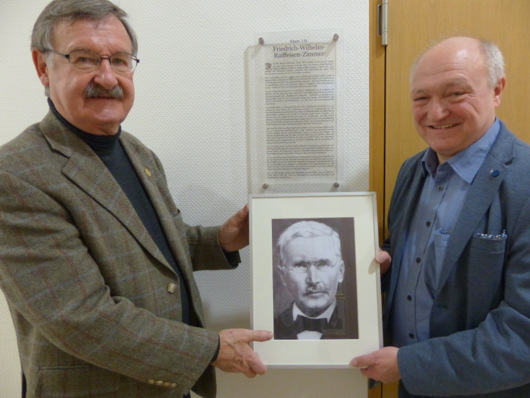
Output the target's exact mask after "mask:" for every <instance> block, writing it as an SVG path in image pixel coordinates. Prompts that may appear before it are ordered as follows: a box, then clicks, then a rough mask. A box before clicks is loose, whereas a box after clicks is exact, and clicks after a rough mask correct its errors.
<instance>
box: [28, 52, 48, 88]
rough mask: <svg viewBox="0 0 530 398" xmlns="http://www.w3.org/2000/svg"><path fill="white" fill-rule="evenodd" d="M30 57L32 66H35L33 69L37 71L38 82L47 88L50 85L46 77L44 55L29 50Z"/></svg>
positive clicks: (46, 67) (46, 66) (46, 69)
mask: <svg viewBox="0 0 530 398" xmlns="http://www.w3.org/2000/svg"><path fill="white" fill-rule="evenodd" d="M31 56H32V58H33V64H34V65H35V69H36V70H37V75H38V76H39V80H40V81H41V83H42V84H43V86H44V87H48V86H49V85H50V78H49V75H48V65H47V60H46V54H45V53H43V52H42V51H40V50H37V49H36V48H34V49H32V50H31Z"/></svg>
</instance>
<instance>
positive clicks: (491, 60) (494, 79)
mask: <svg viewBox="0 0 530 398" xmlns="http://www.w3.org/2000/svg"><path fill="white" fill-rule="evenodd" d="M444 40H447V39H443V40H440V41H437V42H435V43H433V44H432V45H430V46H429V47H428V48H427V49H426V50H425V51H424V52H422V53H421V54H420V55H418V57H416V59H415V60H414V62H413V63H412V67H411V68H410V76H409V79H410V82H412V76H413V75H414V72H415V71H416V67H417V66H418V62H419V61H420V60H421V58H422V57H423V56H424V55H425V54H426V53H427V52H428V51H429V50H430V49H432V48H433V47H435V46H436V45H437V44H439V43H441V42H442V41H444ZM475 40H477V43H478V45H479V50H480V52H481V53H482V57H483V59H484V64H485V65H486V69H487V71H488V77H489V85H490V87H491V88H493V87H495V86H496V85H497V83H498V82H499V80H500V79H501V78H502V77H503V76H505V71H504V57H503V55H502V52H501V50H500V49H499V47H498V46H497V45H496V44H495V43H493V42H491V41H487V40H480V39H475Z"/></svg>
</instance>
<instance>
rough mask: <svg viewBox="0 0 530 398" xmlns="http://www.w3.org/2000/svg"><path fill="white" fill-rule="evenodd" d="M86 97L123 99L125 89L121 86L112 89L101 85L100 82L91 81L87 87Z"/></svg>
mask: <svg viewBox="0 0 530 398" xmlns="http://www.w3.org/2000/svg"><path fill="white" fill-rule="evenodd" d="M85 96H86V98H115V99H123V89H122V88H121V87H120V86H114V87H113V88H111V89H110V90H107V89H106V88H103V87H101V86H100V85H99V84H95V83H90V84H89V85H88V86H86V88H85Z"/></svg>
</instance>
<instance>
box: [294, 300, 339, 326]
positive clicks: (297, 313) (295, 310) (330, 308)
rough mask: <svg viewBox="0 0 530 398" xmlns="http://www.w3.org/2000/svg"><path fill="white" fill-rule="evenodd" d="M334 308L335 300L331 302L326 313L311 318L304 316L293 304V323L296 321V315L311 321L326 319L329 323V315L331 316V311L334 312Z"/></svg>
mask: <svg viewBox="0 0 530 398" xmlns="http://www.w3.org/2000/svg"><path fill="white" fill-rule="evenodd" d="M336 306H337V300H333V303H331V305H330V306H329V307H328V309H327V310H326V311H324V312H323V313H322V314H320V315H319V316H315V317H313V316H307V315H306V314H304V313H303V312H302V310H301V309H300V308H298V306H297V305H296V303H293V321H295V320H296V317H297V316H298V315H301V316H305V317H307V318H313V319H320V318H326V319H327V321H328V322H329V320H330V319H331V315H333V311H335V307H336Z"/></svg>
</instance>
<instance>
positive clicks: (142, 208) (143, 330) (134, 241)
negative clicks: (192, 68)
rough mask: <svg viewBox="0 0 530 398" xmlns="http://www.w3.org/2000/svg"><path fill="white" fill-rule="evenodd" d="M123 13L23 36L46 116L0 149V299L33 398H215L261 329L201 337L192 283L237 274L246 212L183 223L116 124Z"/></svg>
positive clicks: (143, 154)
mask: <svg viewBox="0 0 530 398" xmlns="http://www.w3.org/2000/svg"><path fill="white" fill-rule="evenodd" d="M137 51H138V44H137V39H136V36H135V34H134V33H133V31H132V29H131V27H130V26H129V24H128V23H127V20H126V14H125V12H124V11H123V10H121V9H120V8H118V7H117V6H115V5H114V4H112V3H110V2H109V1H107V0H54V1H52V2H51V3H50V4H49V5H48V6H47V7H46V8H45V9H44V11H43V12H42V13H41V15H40V16H39V18H38V19H37V22H36V23H35V26H34V29H33V34H32V56H33V62H34V64H35V67H36V70H37V74H38V76H39V79H40V81H41V82H42V84H43V85H44V87H45V92H46V94H47V95H48V97H49V98H48V103H49V107H50V112H49V113H48V114H47V115H46V117H45V118H44V119H43V120H42V121H41V122H40V123H37V124H34V125H32V126H30V127H29V128H27V129H26V130H25V131H24V132H23V133H22V134H21V135H19V136H18V137H17V138H15V139H14V140H13V141H11V142H10V143H8V144H6V145H4V146H3V147H2V148H1V149H0V192H2V194H1V195H0V287H1V288H2V290H3V292H4V293H5V296H6V298H7V301H8V303H9V306H10V309H11V313H12V316H13V320H14V323H15V329H16V332H17V337H18V345H19V351H20V358H21V365H22V371H23V393H22V396H23V397H26V398H33V397H56V396H57V397H59V396H61V397H79V398H81V397H89V396H90V397H100V398H103V397H115V398H130V397H176V398H181V397H182V396H189V391H190V390H191V389H193V390H194V391H196V392H197V393H198V394H200V395H201V396H204V397H215V395H216V387H215V373H214V368H213V367H214V366H215V367H218V368H220V369H222V370H224V371H229V372H241V373H244V374H245V375H247V376H248V377H254V376H255V375H256V374H263V373H264V372H265V370H266V369H265V366H264V365H263V363H262V362H261V361H260V360H259V358H257V356H256V355H255V353H254V352H253V351H252V349H251V348H250V346H249V343H250V342H252V341H264V340H267V339H270V338H271V337H272V334H271V333H270V332H265V331H251V330H246V329H229V330H223V331H221V332H219V333H217V332H213V331H209V330H206V329H205V328H204V317H203V312H202V307H201V302H200V297H199V292H198V289H197V286H196V284H195V281H194V278H193V271H196V270H204V269H231V268H234V267H235V266H237V264H238V262H239V256H238V252H237V251H238V250H239V249H241V248H243V247H244V246H246V245H247V244H248V208H247V207H245V208H243V209H241V210H240V211H239V212H237V213H236V214H235V215H234V216H233V217H231V218H230V219H229V220H228V221H227V222H226V223H225V224H224V225H223V226H221V227H209V228H204V227H190V226H188V225H186V224H185V223H184V222H183V221H182V216H181V214H180V211H179V210H178V209H177V207H176V206H175V204H174V202H173V200H172V198H171V195H170V193H169V190H168V187H167V182H166V177H165V175H164V172H163V169H162V166H161V164H160V161H159V159H158V158H157V157H156V155H155V154H154V153H152V152H151V151H150V150H149V149H148V148H146V147H145V146H144V145H143V144H142V143H141V142H140V141H138V140H137V139H136V138H134V137H133V136H132V135H130V134H128V133H126V132H124V131H122V130H121V127H120V125H121V123H122V122H123V121H124V119H125V118H126V116H127V114H128V113H129V111H130V109H131V107H132V105H133V101H134V84H133V72H134V69H135V67H136V65H137V63H138V62H139V60H138V58H137Z"/></svg>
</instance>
